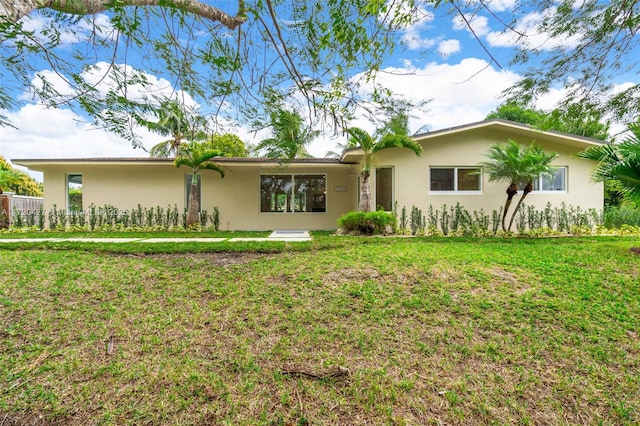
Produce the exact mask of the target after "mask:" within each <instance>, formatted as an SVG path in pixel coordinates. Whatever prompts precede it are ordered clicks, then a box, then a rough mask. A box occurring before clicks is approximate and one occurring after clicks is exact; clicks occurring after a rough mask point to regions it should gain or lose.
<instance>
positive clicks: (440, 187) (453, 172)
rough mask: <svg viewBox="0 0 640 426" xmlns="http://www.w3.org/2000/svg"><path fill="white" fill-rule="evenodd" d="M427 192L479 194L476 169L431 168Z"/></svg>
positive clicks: (478, 171)
mask: <svg viewBox="0 0 640 426" xmlns="http://www.w3.org/2000/svg"><path fill="white" fill-rule="evenodd" d="M429 172H430V174H431V176H430V184H429V190H430V191H433V192H480V190H481V185H480V182H481V177H482V176H481V174H480V168H478V167H432V168H431V169H430V170H429Z"/></svg>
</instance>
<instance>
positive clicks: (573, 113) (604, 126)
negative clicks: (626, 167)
mask: <svg viewBox="0 0 640 426" xmlns="http://www.w3.org/2000/svg"><path fill="white" fill-rule="evenodd" d="M486 118H487V119H491V118H502V119H504V120H511V121H515V122H518V123H523V124H528V125H530V126H533V127H536V128H538V129H540V130H555V131H558V132H564V133H571V134H574V135H578V136H584V137H588V138H593V139H599V140H607V139H609V128H610V123H609V121H608V120H606V119H605V118H604V116H603V114H602V112H600V111H598V110H597V109H595V108H593V107H590V106H588V105H583V104H570V105H562V106H560V107H558V108H556V109H554V110H552V111H550V112H545V111H543V110H540V109H535V108H527V107H526V106H524V105H521V104H519V103H517V102H514V101H508V102H505V103H503V104H502V105H500V106H499V107H498V108H497V109H496V110H495V111H493V112H491V113H490V114H489V115H487V117H486Z"/></svg>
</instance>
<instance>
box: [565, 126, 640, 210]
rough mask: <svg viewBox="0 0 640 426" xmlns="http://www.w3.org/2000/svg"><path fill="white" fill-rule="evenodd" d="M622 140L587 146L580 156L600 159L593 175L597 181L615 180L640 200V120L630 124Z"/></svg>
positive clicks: (626, 191) (619, 185) (628, 193)
mask: <svg viewBox="0 0 640 426" xmlns="http://www.w3.org/2000/svg"><path fill="white" fill-rule="evenodd" d="M629 133H630V134H629V135H628V136H627V137H626V138H625V139H623V141H622V142H620V143H616V144H608V145H598V146H592V147H589V148H587V149H586V150H584V151H582V152H581V153H579V154H578V156H579V157H580V158H585V159H587V160H594V161H598V165H597V166H596V168H595V169H594V171H593V174H592V177H593V179H594V180H595V181H597V182H607V181H613V182H615V183H616V185H617V187H618V188H619V189H620V190H621V191H622V192H623V193H624V194H625V195H627V196H629V197H631V198H632V199H633V200H634V201H636V202H640V122H637V123H633V124H630V125H629Z"/></svg>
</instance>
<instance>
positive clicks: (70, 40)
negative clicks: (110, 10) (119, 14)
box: [21, 12, 118, 45]
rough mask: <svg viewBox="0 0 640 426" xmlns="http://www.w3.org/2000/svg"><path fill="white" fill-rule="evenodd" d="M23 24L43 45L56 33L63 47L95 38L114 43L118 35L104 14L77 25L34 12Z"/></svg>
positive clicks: (90, 17) (82, 20) (93, 16)
mask: <svg viewBox="0 0 640 426" xmlns="http://www.w3.org/2000/svg"><path fill="white" fill-rule="evenodd" d="M21 24H22V29H23V30H25V31H30V32H32V33H33V36H34V37H35V38H36V39H38V40H39V41H40V42H42V43H47V41H48V40H49V39H50V38H52V36H53V35H55V34H56V32H57V36H58V37H59V42H60V44H63V45H71V44H76V43H81V42H87V41H89V40H90V39H91V37H93V36H96V37H98V38H101V39H104V40H111V41H114V40H115V39H116V38H117V35H118V32H117V30H115V28H114V27H113V25H112V24H111V20H110V19H109V17H108V16H107V15H105V14H103V13H97V14H94V15H87V16H85V17H83V18H82V19H81V20H80V21H78V22H77V23H73V24H70V23H68V22H60V21H56V20H54V19H53V18H51V17H48V16H43V15H41V14H39V13H38V12H34V13H31V14H29V15H27V16H25V17H23V18H22V20H21Z"/></svg>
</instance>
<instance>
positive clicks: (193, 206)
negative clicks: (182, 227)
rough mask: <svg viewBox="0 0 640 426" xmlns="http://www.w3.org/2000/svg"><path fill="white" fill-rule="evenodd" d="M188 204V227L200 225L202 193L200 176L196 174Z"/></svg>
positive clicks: (192, 180)
mask: <svg viewBox="0 0 640 426" xmlns="http://www.w3.org/2000/svg"><path fill="white" fill-rule="evenodd" d="M194 181H195V182H194ZM187 202H188V204H189V206H188V207H187V226H192V225H197V224H199V223H200V193H199V192H198V175H197V174H195V173H194V174H193V179H191V187H190V188H189V199H188V200H187Z"/></svg>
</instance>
